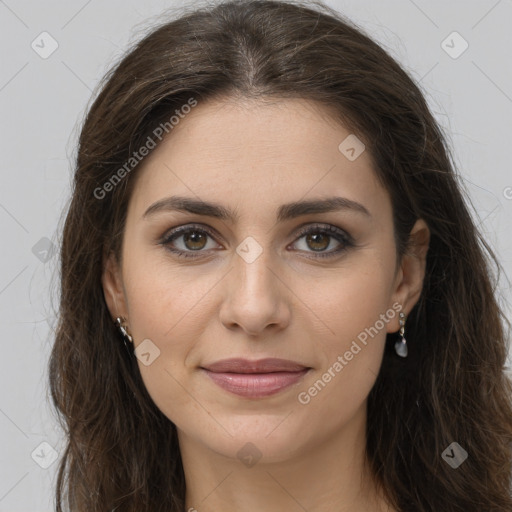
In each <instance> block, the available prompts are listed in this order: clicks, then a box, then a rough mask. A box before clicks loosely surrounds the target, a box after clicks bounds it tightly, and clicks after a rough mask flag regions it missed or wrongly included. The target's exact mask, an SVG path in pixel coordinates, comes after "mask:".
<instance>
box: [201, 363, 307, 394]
mask: <svg viewBox="0 0 512 512" xmlns="http://www.w3.org/2000/svg"><path fill="white" fill-rule="evenodd" d="M201 369H202V371H204V372H205V373H206V375H208V377H210V379H212V380H213V382H215V384H217V385H218V386H220V387H221V388H223V389H225V390H226V391H229V392H231V393H234V394H236V395H239V396H244V397H248V398H260V397H265V396H270V395H273V394H276V393H278V392H279V391H282V390H284V389H286V388H288V387H289V386H291V385H293V384H295V383H296V382H298V381H300V380H301V379H302V378H303V377H304V375H306V373H307V372H308V371H309V370H310V369H311V368H309V367H306V366H304V365H302V364H300V363H296V362H294V361H287V360H285V359H274V358H267V359H260V360H257V361H250V360H248V359H242V358H234V359H223V360H221V361H216V362H215V363H212V364H207V365H204V366H202V367H201Z"/></svg>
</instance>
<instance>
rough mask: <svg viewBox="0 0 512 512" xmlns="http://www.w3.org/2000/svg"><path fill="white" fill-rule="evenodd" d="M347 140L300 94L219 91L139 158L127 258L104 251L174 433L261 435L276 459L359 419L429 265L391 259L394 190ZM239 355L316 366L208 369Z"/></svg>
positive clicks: (239, 439) (145, 370)
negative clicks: (273, 97) (229, 97)
mask: <svg viewBox="0 0 512 512" xmlns="http://www.w3.org/2000/svg"><path fill="white" fill-rule="evenodd" d="M349 135H351V134H350V132H349V131H348V130H346V129H345V128H344V127H342V126H340V125H338V124H335V123H334V122H331V121H329V120H328V118H327V116H326V114H325V112H323V111H322V110H321V108H320V107H319V106H318V105H315V104H314V103H310V102H307V101H304V100H281V101H279V102H275V103H272V104H271V103H264V102H262V101H261V100H260V101H258V102H256V101H246V102H244V103H240V102H235V101H225V102H222V101H220V100H219V101H216V102H210V103H204V104H199V105H198V106H196V107H195V108H194V109H192V111H191V112H190V113H189V114H187V116H184V118H183V119H181V120H180V122H179V124H177V125H176V126H174V128H173V130H172V132H171V133H170V135H169V136H168V138H167V139H164V141H163V142H162V144H161V145H160V146H158V147H157V148H156V149H155V150H154V151H153V152H152V153H151V155H150V156H149V157H147V158H146V160H145V161H144V163H143V167H142V168H140V169H139V170H138V171H137V172H139V175H138V176H137V184H136V187H135V188H134V193H133V195H132V197H131V200H130V204H129V209H128V216H127V222H126V226H125V234H124V240H123V248H122V265H121V266H117V265H116V263H115V261H114V260H113V258H110V259H109V260H108V263H107V265H106V271H105V273H104V279H103V286H104V290H105V297H106V300H107V303H108V306H109V309H110V311H111V313H112V316H113V317H116V316H120V315H122V316H125V317H126V319H127V323H128V325H129V329H130V333H131V335H132V336H133V338H134V344H135V346H136V347H137V353H138V358H137V361H138V365H139V368H140V372H141V375H142V378H143V381H144V384H145V385H146V387H147V390H148V392H149V394H150V396H151V397H152V399H153V400H154V402H155V404H156V405H157V406H158V408H159V409H160V410H161V411H162V412H163V413H164V414H165V415H166V416H167V417H168V418H169V419H170V420H171V421H172V422H174V424H175V425H176V427H177V429H178V433H179V435H180V442H182V441H183V440H185V439H188V440H190V441H193V442H196V443H199V444H201V445H202V446H205V447H207V448H209V449H211V450H213V451H214V452H216V453H219V454H222V455H225V456H228V457H233V458H234V457H237V452H238V451H239V450H240V448H241V447H243V446H244V445H245V443H246V442H248V441H251V442H252V443H253V444H254V445H255V446H257V447H258V449H259V450H260V452H261V453H262V455H263V457H265V458H266V459H267V460H273V461H277V460H284V459H286V458H289V457H291V456H292V455H293V454H297V453H306V451H307V450H310V449H312V448H314V447H315V445H318V444H319V443H322V442H323V441H324V440H325V439H326V438H329V437H331V436H334V435H336V433H337V432H340V431H342V430H343V429H344V428H347V427H348V425H350V424H352V423H354V421H359V420H358V418H359V419H361V418H363V417H364V414H365V407H366V399H367V396H368V394H369V392H370V390H371V388H372V386H373V384H374V382H375V379H376V376H377V374H378V372H379V368H380V365H381V361H382V355H383V350H384V342H385V338H386V333H387V332H396V331H397V330H398V328H399V325H398V310H400V309H402V308H403V310H404V311H405V312H406V313H408V312H409V311H410V309H412V307H413V305H414V302H415V300H416V299H417V298H418V294H419V290H420V288H421V281H422V279H423V274H422V264H421V262H420V263H414V261H420V260H417V259H414V260H411V261H409V260H408V259H405V260H404V263H403V266H401V267H400V268H399V269H398V270H396V268H395V265H396V248H395V245H394V237H393V223H392V209H391V203H390V199H389V195H388V193H387V191H386V190H385V189H384V188H383V187H382V186H381V185H380V184H379V182H378V181H377V178H376V175H375V172H374V170H373V168H372V161H371V158H370V154H369V152H368V151H365V150H363V151H362V153H361V154H359V156H357V154H358V153H359V152H360V150H361V149H362V146H358V145H357V144H358V143H357V141H356V145H355V146H354V140H353V139H348V142H350V141H352V144H348V142H345V143H344V144H345V145H344V144H342V143H343V141H344V140H345V139H346V138H347V137H348V136H349ZM340 144H342V145H341V149H340V148H339V147H340ZM350 147H354V148H355V151H354V152H352V151H351V150H350ZM354 156H357V158H355V159H354ZM349 157H350V158H349ZM171 197H174V198H177V197H180V198H182V199H185V201H181V203H180V204H178V201H177V200H176V199H175V201H174V204H173V203H172V202H171V201H169V200H168V199H169V198H171ZM328 199H331V200H332V201H331V202H330V203H327V202H325V201H326V200H328ZM187 200H188V201H189V203H187ZM192 202H194V203H195V204H192ZM198 202H203V203H211V206H210V207H207V206H206V205H204V204H203V206H202V207H199V204H198ZM309 202H313V203H314V204H313V203H311V204H310V205H309V208H308V207H307V204H306V203H309ZM317 202H318V203H317ZM417 227H421V226H420V225H417ZM415 228H416V227H415ZM230 358H244V359H247V360H250V361H256V360H261V359H265V358H279V359H284V360H287V361H292V362H294V363H297V364H298V365H299V367H300V368H302V367H304V368H306V370H305V371H302V372H300V371H298V370H299V369H300V368H299V367H297V368H291V367H290V368H281V370H282V371H279V372H278V373H274V375H273V376H272V375H270V373H269V371H270V370H269V369H268V368H267V369H263V370H262V371H260V372H259V375H254V374H253V375H252V377H251V376H248V375H247V374H246V375H240V374H239V373H240V372H242V371H244V370H243V369H242V370H240V369H237V368H235V367H230V368H228V369H227V370H226V368H224V369H223V371H221V370H222V369H219V372H217V373H215V372H208V371H205V370H204V369H203V368H204V367H207V366H210V365H211V364H213V363H215V362H218V361H220V360H225V359H230ZM277 369H279V368H277V367H274V370H277ZM253 370H255V368H253ZM260 370H261V369H260ZM283 370H284V371H283ZM291 370H293V371H291ZM233 371H234V372H235V374H234V373H229V372H233ZM245 371H247V366H245ZM361 425H362V423H361Z"/></svg>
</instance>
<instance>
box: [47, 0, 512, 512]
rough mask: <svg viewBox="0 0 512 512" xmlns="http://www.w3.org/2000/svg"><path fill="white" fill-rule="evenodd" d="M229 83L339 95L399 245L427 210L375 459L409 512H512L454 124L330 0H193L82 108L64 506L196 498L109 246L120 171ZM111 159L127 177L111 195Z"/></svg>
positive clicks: (260, 90) (385, 374)
mask: <svg viewBox="0 0 512 512" xmlns="http://www.w3.org/2000/svg"><path fill="white" fill-rule="evenodd" d="M220 96H237V97H240V98H244V97H251V98H271V97H272V98H303V99H309V100H314V101H316V102H319V104H322V105H324V106H327V107H328V109H329V111H330V112H331V113H332V115H333V116H334V118H335V119H337V120H338V121H339V122H340V123H342V124H343V125H344V126H345V127H347V128H349V129H350V130H351V132H352V133H357V136H358V137H359V138H360V139H361V140H362V141H363V142H364V143H365V144H366V148H367V150H368V151H369V152H370V154H371V155H372V157H373V160H374V162H375V171H376V173H377V175H378V177H379V179H380V180H381V182H382V183H383V184H384V186H385V187H386V189H387V191H388V192H389V194H390V197H391V200H392V205H393V221H394V232H395V241H396V248H397V254H398V257H399V258H400V257H401V256H402V255H403V254H404V253H405V251H406V250H407V248H408V235H409V232H410V230H411V228H412V226H413V225H414V223H415V221H416V220H417V219H418V218H422V219H424V220H425V221H426V223H427V224H428V226H429V228H430V232H431V238H430V248H429V251H428V255H427V267H426V277H425V281H424V287H423V291H422V295H421V297H420V299H419V301H418V303H417V304H416V305H415V307H414V308H413V310H412V311H411V312H410V315H409V318H408V322H407V340H408V344H409V354H410V355H409V357H408V358H407V359H400V358H397V357H396V356H395V355H394V354H393V348H392V345H393V343H394V341H395V339H396V336H395V335H394V334H389V335H388V339H387V341H386V351H385V355H384V360H383V364H382V368H381V371H380V373H379V375H378V378H377V381H376V383H375V386H374V387H373V389H372V390H371V392H370V395H369V398H368V423H367V459H368V462H369V464H370V467H371V468H372V471H373V473H374V475H375V478H376V481H377V482H378V483H379V484H380V485H381V486H382V488H383V489H384V492H385V493H386V495H387V497H388V499H389V501H390V502H391V503H392V504H393V505H394V506H395V507H396V508H398V509H399V510H402V511H405V512H414V511H420V512H427V511H428V512H431V511H433V510H435V511H439V510H442V511H443V512H456V511H464V512H471V511H475V512H477V511H478V512H481V511H484V510H485V511H486V512H491V511H493V512H505V511H506V512H510V511H511V510H512V497H511V493H510V483H511V477H512V467H511V441H512V405H511V397H512V389H511V383H510V381H509V380H508V378H507V377H506V375H505V374H504V372H503V369H504V364H505V361H506V354H507V337H506V336H507V333H506V331H505V323H506V324H507V325H508V322H507V320H506V318H505V315H504V314H503V311H502V310H501V309H500V306H499V303H498V300H497V297H496V287H497V286H496V283H497V278H496V277H495V275H494V274H493V273H492V270H493V269H492V267H491V263H493V264H494V265H495V266H496V267H497V268H498V269H499V268H500V265H499V263H498V261H497V259H496V256H495V255H494V254H493V252H492V250H491V248H490V247H489V246H488V244H487V243H486V242H485V240H484V239H483V238H482V236H481V234H480V233H479V231H478V230H477V227H476V225H475V223H474V220H473V218H472V216H471V214H470V210H469V208H468V206H467V203H468V198H467V197H465V195H466V193H465V192H464V189H463V186H462V184H461V183H459V178H458V176H457V175H456V173H455V172H454V168H455V166H454V164H453V158H452V157H451V155H450V152H449V148H448V147H447V143H446V141H445V138H444V135H443V133H442V132H441V130H440V128H439V126H438V125H437V123H436V121H435V119H434V118H433V116H432V114H431V112H430V111H429V108H428V106H427V104H426V101H425V99H424V97H423V95H422V93H421V91H420V89H419V88H418V86H417V85H416V84H415V83H414V81H413V80H412V79H411V78H410V77H409V76H408V74H407V73H406V72H404V70H403V69H402V68H401V67H400V66H399V65H398V64H397V63H396V62H395V61H394V60H393V59H392V58H391V57H390V56H389V55H388V54H387V53H386V52H385V51H384V50H383V49H382V48H381V47H380V46H379V45H378V44H376V43H375V42H373V41H372V40H371V39H370V38H369V37H368V36H367V35H365V34H364V32H363V31H362V30H361V29H359V28H358V27H356V26H355V25H354V24H353V23H351V22H350V21H348V20H346V19H344V18H343V17H342V16H341V15H340V14H339V13H337V12H336V11H334V10H332V9H330V8H328V7H326V6H325V5H323V4H322V3H320V2H309V4H308V3H303V2H293V3H291V2H281V1H270V0H250V1H236V0H235V1H230V2H225V3H221V4H218V5H215V6H204V7H201V8H196V9H195V10H193V9H192V8H190V7H189V8H188V10H187V9H186V10H185V11H184V12H183V13H182V15H181V16H180V17H179V18H178V19H174V20H172V21H170V22H169V21H167V22H166V23H165V24H163V25H161V26H159V27H158V28H157V29H155V30H153V31H152V32H151V33H149V35H147V36H146V37H144V38H143V39H142V40H141V41H139V42H138V43H136V44H135V46H134V48H132V49H131V50H130V52H129V53H128V54H127V55H126V56H124V57H123V58H122V59H121V60H120V62H119V63H118V64H117V65H116V66H115V67H114V68H113V69H112V70H111V71H110V72H109V73H108V74H107V75H106V76H105V78H104V80H103V82H102V83H101V84H100V92H99V94H98V96H97V98H96V99H95V100H94V102H93V104H92V106H91V107H90V109H89V111H88V114H87V116H86V119H85V121H84V124H83V128H82V131H81V134H80V138H79V148H78V156H77V160H76V171H75V174H74V183H73V191H72V199H71V203H70V206H69V210H68V212H67V217H66V221H65V226H64V229H63V237H62V249H61V253H60V257H61V276H60V277H61V290H60V291H61V297H60V300H61V302H60V311H59V320H58V325H57V331H56V339H55V344H54V347H53V351H52V354H51V361H50V389H51V394H52V399H53V401H54V403H55V406H56V409H57V411H58V412H59V418H61V420H62V424H63V426H64V428H65V433H66V436H67V449H66V451H65V453H64V456H63V458H62V460H61V462H60V467H59V472H58V481H57V486H56V502H57V510H58V511H62V510H64V509H65V508H66V507H68V508H69V510H72V511H74V512H86V511H87V512H100V511H101V512H105V511H107V510H113V509H116V508H117V509H118V510H123V511H137V512H142V511H151V512H158V511H162V512H163V511H165V512H169V511H174V512H178V511H179V512H181V511H182V509H183V507H184V506H185V501H184V497H185V480H184V474H183V468H182V463H181V457H180V451H179V446H178V442H177V435H176V428H175V426H174V424H173V423H172V422H171V421H170V420H169V419H168V418H166V417H165V416H164V415H163V414H162V412H161V411H160V410H159V409H158V408H157V407H156V406H155V404H154V403H153V401H152V400H151V398H150V396H149V395H148V393H147V391H146V389H145V387H144V384H143V382H142V379H141V376H140V373H139V370H138V367H137V364H136V361H135V358H134V357H130V356H129V354H128V353H127V352H126V351H125V350H124V347H123V345H122V341H121V339H120V337H119V333H118V331H117V330H116V328H115V326H114V325H113V322H112V319H111V317H110V314H109V311H108V309H107V306H106V302H105V298H104V295H103V289H102V284H101V275H102V270H103V261H104V256H105V255H106V254H109V253H110V252H113V253H114V254H115V255H116V257H117V258H118V261H119V260H120V257H121V254H120V247H121V243H122V238H123V229H124V223H125V218H126V211H127V205H128V201H129V199H130V195H131V191H132V189H133V183H134V179H135V177H136V175H137V167H138V166H137V165H135V166H133V169H130V170H129V171H128V170H127V171H126V172H125V173H119V169H120V168H122V167H123V165H126V162H128V161H129V160H130V158H131V157H132V156H133V152H134V151H136V150H137V149H138V148H140V147H142V146H143V145H144V144H145V142H146V141H147V140H148V137H150V136H152V134H154V130H155V128H156V127H157V126H159V125H160V124H161V123H165V122H167V121H168V119H169V117H170V116H171V115H172V113H174V112H175V111H176V110H179V109H180V108H181V107H182V106H183V105H185V104H186V103H187V102H189V100H190V98H195V100H196V101H198V102H199V103H201V102H205V101H207V100H209V99H212V98H216V97H220ZM153 137H154V135H153ZM125 170H126V167H125ZM116 173H117V176H118V177H120V174H122V176H121V178H122V179H120V180H117V181H116V183H115V186H112V187H107V188H108V191H107V192H106V193H105V194H103V192H101V193H99V192H98V189H99V188H100V189H101V190H103V191H105V190H107V188H105V187H104V184H105V183H107V182H108V181H109V180H112V177H113V176H114V175H115V174H116ZM110 183H112V181H110ZM102 187H103V188H102ZM98 196H102V197H98ZM498 275H499V273H498ZM452 442H456V443H458V444H459V445H460V446H461V447H462V448H464V450H466V451H467V453H468V458H467V460H465V461H464V463H463V464H462V465H460V466H459V467H458V468H457V469H454V468H452V467H451V466H450V465H449V464H448V463H447V462H446V460H443V457H442V453H443V452H444V450H445V449H446V448H447V447H448V446H449V445H451V443H452ZM163 454H164V456H163ZM63 507H65V508H63Z"/></svg>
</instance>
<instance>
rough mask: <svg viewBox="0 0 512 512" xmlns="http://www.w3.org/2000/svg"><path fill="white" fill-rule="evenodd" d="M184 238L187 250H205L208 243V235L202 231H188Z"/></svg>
mask: <svg viewBox="0 0 512 512" xmlns="http://www.w3.org/2000/svg"><path fill="white" fill-rule="evenodd" d="M182 236H183V243H184V244H185V247H186V248H187V249H190V250H192V251H197V250H199V249H204V247H205V245H206V242H207V239H206V237H207V235H206V234H205V233H202V232H201V231H188V232H187V233H186V234H184V235H182Z"/></svg>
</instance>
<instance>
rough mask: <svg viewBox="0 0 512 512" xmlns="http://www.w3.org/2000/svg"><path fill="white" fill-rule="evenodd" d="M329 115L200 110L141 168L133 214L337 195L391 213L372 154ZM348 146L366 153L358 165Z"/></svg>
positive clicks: (310, 107) (275, 104)
mask: <svg viewBox="0 0 512 512" xmlns="http://www.w3.org/2000/svg"><path fill="white" fill-rule="evenodd" d="M329 114H330V113H329V112H328V111H326V109H325V107H323V106H322V105H320V104H317V103H315V102H311V101H307V100H302V99H283V100H272V101H261V100H243V101H240V100H234V99H223V100H216V101H210V102H205V103H199V104H198V105H197V106H195V107H194V108H192V109H191V110H190V112H189V113H188V114H182V116H180V119H179V122H178V123H177V124H175V125H174V127H173V128H172V131H171V132H170V133H169V134H168V135H167V137H166V138H164V140H163V141H162V142H161V143H160V145H159V146H157V148H156V149H154V150H153V152H152V153H151V154H150V155H149V156H148V157H146V159H145V161H143V162H142V164H141V166H140V168H139V169H138V170H137V173H138V176H137V186H136V187H134V193H133V197H132V201H131V203H132V206H131V208H133V209H135V210H137V212H141V210H142V209H143V208H147V206H148V205H149V204H150V203H151V202H153V201H156V200H158V199H160V198H162V197H164V196H165V195H170V194H171V193H172V194H179V195H188V196H191V197H198V198H201V199H203V200H208V199H209V200H212V201H213V200H215V201H216V202H219V201H220V200H224V202H226V203H231V204H232V205H234V206H237V207H238V209H240V208H241V209H242V210H243V205H244V204H246V205H247V206H249V205H250V204H252V205H253V206H254V207H255V208H256V207H259V209H260V210H261V209H262V208H268V207H270V205H271V204H276V205H277V204H278V203H279V204H280V203H283V202H286V201H287V200H290V201H296V200H299V199H301V198H303V197H305V196H308V195H309V196H311V197H313V196H314V197H319V196H325V195H333V194H336V193H338V194H339V195H343V196H345V197H348V198H350V199H354V200H360V201H361V202H363V200H364V198H366V203H370V204H369V209H370V207H373V208H374V209H375V208H377V209H378V208H379V206H381V207H382V208H384V209H385V208H386V206H389V204H386V202H389V198H388V197H387V193H386V191H385V190H384V189H382V187H381V186H380V184H379V182H378V180H377V177H376V174H375V172H374V170H373V162H372V158H371V155H370V154H369V151H366V150H363V149H362V148H363V146H357V144H358V143H357V139H354V138H353V137H354V135H355V134H352V133H351V132H350V131H349V130H348V129H347V128H346V127H344V126H342V125H341V124H340V123H336V122H335V121H334V120H333V119H332V117H331V116H330V115H329ZM347 140H348V141H349V142H351V144H349V145H352V146H354V141H355V144H356V150H357V152H358V153H359V152H360V151H362V152H361V153H360V155H359V156H357V158H355V159H349V158H347V156H346V154H345V153H343V150H344V149H345V146H346V144H345V141H347ZM340 144H341V150H340ZM356 155H357V153H356ZM380 203H382V204H380ZM255 212H256V210H255V209H253V210H252V213H255ZM381 213H383V212H381Z"/></svg>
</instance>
